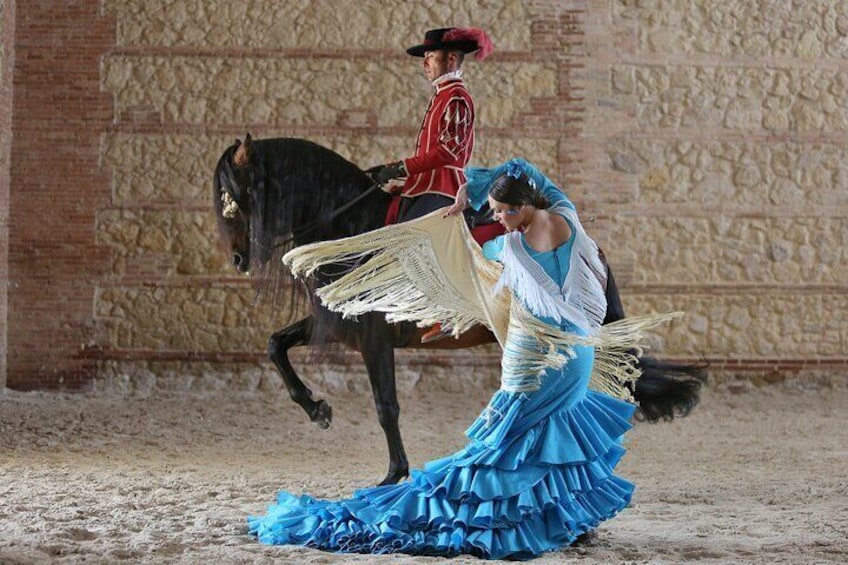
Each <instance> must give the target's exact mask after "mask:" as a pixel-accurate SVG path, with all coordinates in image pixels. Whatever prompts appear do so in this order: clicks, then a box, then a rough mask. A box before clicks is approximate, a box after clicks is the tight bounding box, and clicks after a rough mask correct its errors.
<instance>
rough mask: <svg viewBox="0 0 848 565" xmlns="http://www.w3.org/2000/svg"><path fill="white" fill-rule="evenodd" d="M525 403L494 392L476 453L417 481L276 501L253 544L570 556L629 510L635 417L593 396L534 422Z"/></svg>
mask: <svg viewBox="0 0 848 565" xmlns="http://www.w3.org/2000/svg"><path fill="white" fill-rule="evenodd" d="M526 402H528V398H527V397H525V396H523V395H515V394H510V393H504V394H502V393H500V392H499V393H497V394H496V395H495V397H494V398H493V399H492V402H491V403H490V406H489V408H490V409H491V410H488V411H487V412H484V414H483V415H482V416H481V417H480V418H478V420H477V421H476V422H475V423H474V424H472V426H471V427H470V428H469V430H468V431H467V435H468V437H469V439H470V440H471V441H470V442H469V444H468V446H467V447H466V448H464V449H462V450H461V451H459V452H457V453H455V454H454V455H452V456H450V457H446V458H443V459H440V460H436V461H432V462H430V463H429V464H427V465H426V466H425V467H424V469H423V470H420V471H413V473H412V475H411V476H410V480H408V481H407V482H404V483H401V484H399V485H388V486H383V487H374V488H369V489H363V490H359V491H357V492H356V493H354V495H353V497H351V498H350V499H347V500H342V501H337V502H328V501H321V500H316V499H314V498H312V497H309V496H301V497H296V496H293V495H291V494H289V493H280V495H279V497H278V501H277V504H276V505H273V506H271V507H270V508H269V510H268V514H267V515H266V516H263V517H251V518H249V519H248V523H249V528H250V531H251V533H253V534H255V535H257V536H258V538H259V540H260V541H262V542H264V543H270V544H299V545H306V546H310V547H318V548H322V549H325V550H331V551H339V552H352V553H392V552H400V553H411V554H418V555H444V556H450V555H456V554H460V553H465V554H472V555H477V556H479V557H486V558H513V559H521V558H528V557H532V556H535V555H538V554H540V553H543V552H545V551H551V550H554V549H557V548H559V547H562V546H564V545H568V544H570V543H571V542H573V541H574V539H575V538H576V537H577V536H579V535H580V534H583V533H585V532H587V531H590V530H592V529H594V528H596V527H597V526H598V524H600V523H601V522H602V521H604V520H606V519H608V518H610V517H612V516H614V515H615V514H616V513H617V512H619V511H620V510H621V509H623V508H624V507H626V506H627V505H628V504H629V502H630V498H631V495H632V492H633V485H632V484H630V483H629V482H627V481H625V480H623V479H621V478H619V477H616V476H615V475H614V474H613V468H614V467H615V465H616V464H617V462H618V461H619V459H620V458H621V456H622V455H623V454H624V449H623V448H622V446H621V444H620V438H621V436H622V435H623V434H624V433H625V432H626V431H627V430H628V429H629V428H630V424H629V419H630V417H631V416H632V414H633V410H634V407H633V406H632V405H630V404H628V403H626V402H623V401H620V400H616V399H613V398H611V397H608V396H606V395H603V394H597V393H593V392H589V393H587V395H586V396H585V397H584V398H583V399H582V400H580V401H578V402H577V403H575V404H573V405H572V406H570V407H568V408H560V409H557V410H554V411H553V412H552V413H550V414H546V416H545V417H544V418H541V419H539V420H538V421H536V422H534V421H533V420H532V417H533V416H534V414H533V413H532V412H530V413H528V414H525V413H524V410H522V408H523V407H525V408H526V406H523V405H524V404H525V403H526Z"/></svg>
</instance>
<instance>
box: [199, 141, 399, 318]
mask: <svg viewBox="0 0 848 565" xmlns="http://www.w3.org/2000/svg"><path fill="white" fill-rule="evenodd" d="M238 147H239V143H236V144H235V145H233V146H231V147H229V148H228V149H227V150H226V151H224V153H223V155H222V156H221V158H220V159H219V161H218V165H217V167H216V171H215V177H214V182H213V184H214V187H215V210H216V217H217V219H218V225H219V231H220V233H221V237H222V240H223V241H224V242H225V243H226V244H229V243H230V242H231V241H232V237H233V233H232V231H233V226H232V224H231V223H230V222H228V221H227V220H226V219H225V218H224V217H223V214H222V209H223V205H222V202H221V194H222V190H223V191H226V192H228V193H229V194H230V196H232V197H233V198H234V199H235V200H236V202H239V201H240V200H241V201H242V202H247V203H248V206H249V216H250V241H249V248H250V271H251V274H252V276H253V279H254V281H255V282H256V284H257V290H258V293H257V297H258V298H259V299H262V300H264V299H267V298H269V297H271V298H272V300H273V301H277V300H278V299H279V298H280V297H281V296H285V295H289V296H290V297H291V298H293V299H294V300H295V301H296V296H297V295H298V294H299V293H293V292H291V291H290V289H291V285H290V284H289V283H290V281H291V276H290V274H289V273H288V271H287V270H286V269H285V267H284V265H283V263H282V261H281V258H282V256H283V255H284V254H285V252H286V251H288V250H289V249H291V248H292V247H293V246H294V245H303V244H306V243H311V242H314V241H323V240H328V239H337V238H340V237H347V236H350V235H355V234H357V233H362V232H364V231H367V230H371V229H375V228H377V227H380V226H382V225H383V219H384V217H385V212H386V209H387V206H388V202H387V197H386V195H385V193H383V192H382V191H379V190H377V191H374V193H373V194H371V195H369V197H367V198H365V199H364V200H363V201H362V202H360V203H359V204H358V205H356V206H355V207H354V209H352V210H348V211H345V212H344V213H342V214H339V215H337V216H336V217H333V211H334V210H336V209H338V208H340V207H341V206H343V205H345V204H347V203H348V202H350V201H351V200H353V199H354V198H356V197H357V196H359V195H361V194H362V193H363V192H365V191H366V190H367V189H368V188H369V187H370V186H371V185H372V184H373V181H372V180H371V178H370V177H369V176H368V175H366V174H365V173H364V172H363V171H362V170H361V169H360V168H359V167H358V166H356V165H355V164H354V163H351V162H350V161H348V160H347V159H345V158H344V157H342V156H341V155H339V154H338V153H336V152H334V151H332V150H330V149H328V148H326V147H323V146H321V145H318V144H316V143H313V142H311V141H307V140H304V139H296V138H275V139H264V140H254V141H252V142H251V143H250V145H249V150H248V155H249V157H248V164H247V166H246V167H247V170H245V171H242V172H241V173H240V174H241V176H239V174H236V173H235V170H236V169H238V168H239V167H237V166H235V165H234V164H233V158H234V155H235V152H236V149H237V148H238ZM240 178H243V179H249V182H248V181H247V180H245V182H244V183H242V182H238V180H237V179H240ZM242 184H249V185H250V188H251V189H250V191H249V193H248V192H247V191H246V188H247V187H246V186H241V185H242ZM240 205H241V204H240ZM305 226H307V227H308V229H307V231H303V228H304V227H305ZM296 309H297V308H296V306H295V304H294V303H293V304H292V309H291V310H290V311H291V312H294V311H295V310H296Z"/></svg>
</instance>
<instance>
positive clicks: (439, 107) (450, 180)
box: [368, 27, 492, 224]
mask: <svg viewBox="0 0 848 565" xmlns="http://www.w3.org/2000/svg"><path fill="white" fill-rule="evenodd" d="M406 52H407V53H409V54H410V55H412V56H413V57H423V58H424V74H425V75H426V77H427V79H428V80H430V81H431V82H432V84H433V88H434V91H433V95H432V97H431V98H430V103H429V105H428V106H427V111H426V112H425V114H424V119H423V121H422V123H421V129H420V130H419V132H418V140H417V142H416V145H415V154H414V155H413V156H412V157H408V158H406V159H402V160H400V161H396V162H393V163H389V164H386V165H378V166H376V167H372V168H371V169H369V170H368V172H370V173H372V174H373V175H374V178H375V180H376V181H377V182H378V183H380V184H381V185H384V186H385V185H386V184H387V183H388V182H389V181H391V180H393V179H399V178H403V177H405V178H404V179H403V184H402V185H401V186H400V187H397V186H395V187H391V188H388V189H386V190H388V191H389V192H391V193H392V194H393V195H394V199H393V200H392V205H391V206H390V208H389V212H388V214H387V216H386V224H393V223H397V222H402V221H406V220H411V219H413V218H418V217H421V216H424V215H425V214H428V213H430V212H432V211H434V210H438V209H439V208H443V207H445V206H450V205H451V204H453V203H454V198H455V196H456V192H457V189H458V188H459V187H460V186H461V185H462V184H463V183H464V182H465V174H464V172H463V169H464V167H465V165H466V164H467V163H468V161H469V160H470V159H471V152H472V150H473V149H474V103H473V101H472V100H471V94H470V93H469V92H468V90H467V89H466V88H465V83H464V82H463V80H462V69H461V68H460V67H461V66H462V62H463V59H464V58H465V55H466V54H468V53H475V58H476V59H477V60H483V59H484V58H486V56H488V55H489V53H491V52H492V42H491V41H490V40H489V38H488V36H487V35H486V34H485V32H483V30H480V29H477V28H461V27H448V28H441V29H432V30H430V31H428V32H427V33H425V34H424V42H423V43H422V44H421V45H415V46H414V47H410V48H409V49H407V50H406Z"/></svg>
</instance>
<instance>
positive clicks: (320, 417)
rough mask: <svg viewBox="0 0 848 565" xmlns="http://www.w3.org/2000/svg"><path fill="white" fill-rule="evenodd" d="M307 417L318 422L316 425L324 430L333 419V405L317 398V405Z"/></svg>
mask: <svg viewBox="0 0 848 565" xmlns="http://www.w3.org/2000/svg"><path fill="white" fill-rule="evenodd" d="M309 419H310V420H312V421H313V422H315V423H316V424H318V427H319V428H321V429H322V430H326V429H328V428H329V427H330V423H332V421H333V407H332V406H330V405H329V403H327V401H326V400H319V401H318V407H317V408H315V411H314V412H312V414H311V415H310V416H309Z"/></svg>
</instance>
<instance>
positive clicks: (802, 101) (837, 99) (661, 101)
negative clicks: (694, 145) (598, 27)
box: [613, 65, 848, 133]
mask: <svg viewBox="0 0 848 565" xmlns="http://www.w3.org/2000/svg"><path fill="white" fill-rule="evenodd" d="M628 66H629V65H628ZM617 67H618V66H616V67H615V68H614V71H613V72H614V73H615V75H617V76H626V75H627V74H628V72H631V73H632V75H633V78H632V80H633V83H634V86H633V89H632V93H626V92H625V91H618V92H617V93H616V94H617V96H618V97H619V98H622V99H621V100H619V102H620V103H621V104H623V105H624V104H625V103H626V100H624V99H623V98H625V97H629V98H631V99H633V100H634V103H635V111H636V119H637V122H638V124H639V126H641V127H656V128H680V127H698V128H701V129H704V128H715V129H729V130H739V131H760V130H762V129H768V130H772V131H774V129H775V128H781V129H784V130H789V131H794V132H802V133H809V132H845V131H848V97H846V96H845V95H844V93H845V88H844V85H846V82H848V71H845V70H834V69H823V68H819V69H817V68H811V67H805V68H774V67H770V68H750V67H735V66H730V65H721V66H699V67H692V68H691V79H690V81H689V82H687V83H683V82H682V81H679V80H676V81H675V84H674V86H672V77H678V76H679V75H680V68H679V67H677V66H658V65H633V66H632V70H628V69H626V68H625V69H620V68H617ZM616 84H625V82H624V81H619V82H618V83H616ZM619 88H622V87H621V86H619ZM837 92H842V95H841V96H840V95H839V94H833V93H837ZM831 94H833V95H832V96H831ZM825 99H826V102H825V103H822V102H821V101H822V100H825Z"/></svg>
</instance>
